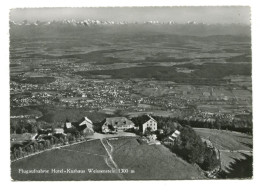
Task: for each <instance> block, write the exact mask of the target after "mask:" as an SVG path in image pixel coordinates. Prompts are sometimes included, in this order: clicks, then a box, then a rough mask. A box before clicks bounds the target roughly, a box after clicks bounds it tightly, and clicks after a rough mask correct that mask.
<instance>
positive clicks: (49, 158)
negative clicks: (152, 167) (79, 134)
mask: <svg viewBox="0 0 260 192" xmlns="http://www.w3.org/2000/svg"><path fill="white" fill-rule="evenodd" d="M100 145H101V143H100V141H99V140H97V141H91V142H86V143H83V144H78V145H74V146H71V147H65V148H61V149H55V150H52V151H47V152H43V153H41V154H39V155H35V156H31V157H28V158H26V159H23V160H20V161H17V162H13V163H12V164H11V169H12V172H11V175H12V179H13V180H30V181H52V180H55V181H64V180H66V181H69V180H77V181H79V180H115V179H118V177H117V175H116V174H89V173H88V171H87V169H88V168H92V169H101V170H102V169H103V170H107V169H109V167H108V166H107V164H106V163H105V160H104V158H105V157H106V151H105V150H104V148H102V146H100ZM19 169H24V170H26V169H27V170H28V169H29V170H31V169H47V170H50V171H51V169H56V170H59V169H64V170H66V169H73V170H74V169H78V170H86V173H77V174H75V173H71V174H69V173H67V174H61V173H60V174H59V173H49V174H21V173H19V172H18V171H19Z"/></svg>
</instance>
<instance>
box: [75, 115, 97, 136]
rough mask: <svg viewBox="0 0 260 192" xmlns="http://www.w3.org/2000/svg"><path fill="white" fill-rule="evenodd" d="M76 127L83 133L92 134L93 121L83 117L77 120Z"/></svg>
mask: <svg viewBox="0 0 260 192" xmlns="http://www.w3.org/2000/svg"><path fill="white" fill-rule="evenodd" d="M78 129H79V130H80V131H83V133H84V134H88V135H89V134H92V135H93V134H94V130H93V123H92V121H91V120H90V119H89V118H87V117H83V118H82V119H81V120H80V121H79V122H78Z"/></svg>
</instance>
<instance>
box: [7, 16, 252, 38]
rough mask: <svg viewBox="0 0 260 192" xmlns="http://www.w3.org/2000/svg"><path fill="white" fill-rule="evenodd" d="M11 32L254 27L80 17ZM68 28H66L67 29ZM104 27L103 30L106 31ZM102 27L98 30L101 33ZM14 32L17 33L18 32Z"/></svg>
mask: <svg viewBox="0 0 260 192" xmlns="http://www.w3.org/2000/svg"><path fill="white" fill-rule="evenodd" d="M9 24H10V29H11V32H14V31H19V32H21V33H23V32H24V31H27V32H28V31H30V30H33V31H34V32H37V31H38V32H40V33H42V32H44V33H45V32H51V31H52V30H54V31H57V30H59V29H62V30H63V31H73V30H74V31H75V30H76V31H79V30H81V31H82V30H83V31H86V29H89V30H88V31H91V30H92V31H93V30H94V31H97V29H99V28H100V27H102V28H103V29H104V31H106V32H107V33H110V32H111V33H118V32H119V33H121V32H122V33H135V32H138V33H140V32H147V33H151V32H152V33H162V34H174V35H192V36H205V35H206V36H210V35H243V36H244V35H245V36H251V28H250V26H249V25H243V24H235V23H234V24H206V23H197V22H195V21H188V22H187V23H176V22H174V21H168V22H159V21H145V22H141V23H140V22H126V21H121V22H116V21H101V20H93V19H86V20H82V21H76V20H73V19H72V20H62V21H36V22H29V21H26V20H25V21H22V22H14V21H10V22H9ZM64 29H65V30H64ZM103 29H102V30H103ZM100 31H101V30H99V31H97V32H100ZM14 34H17V33H16V32H14Z"/></svg>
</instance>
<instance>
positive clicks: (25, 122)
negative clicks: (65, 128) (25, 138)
mask: <svg viewBox="0 0 260 192" xmlns="http://www.w3.org/2000/svg"><path fill="white" fill-rule="evenodd" d="M61 125H62V122H54V123H47V122H45V121H36V120H32V119H15V120H14V119H11V122H10V128H11V129H10V131H11V134H13V133H17V134H23V133H37V132H39V130H41V129H48V128H52V129H53V128H56V127H61Z"/></svg>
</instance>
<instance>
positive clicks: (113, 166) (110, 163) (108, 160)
mask: <svg viewBox="0 0 260 192" xmlns="http://www.w3.org/2000/svg"><path fill="white" fill-rule="evenodd" d="M100 141H101V143H102V145H103V146H104V148H105V150H106V152H107V155H108V157H107V158H105V161H106V163H107V165H108V166H109V167H110V168H111V169H112V170H114V171H118V170H119V168H118V166H117V164H116V162H115V161H114V160H113V156H112V152H113V146H112V145H111V144H110V143H109V142H108V140H107V139H100ZM109 148H110V149H109ZM117 175H118V177H119V178H120V179H122V180H124V176H123V175H122V174H120V173H117Z"/></svg>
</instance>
